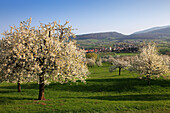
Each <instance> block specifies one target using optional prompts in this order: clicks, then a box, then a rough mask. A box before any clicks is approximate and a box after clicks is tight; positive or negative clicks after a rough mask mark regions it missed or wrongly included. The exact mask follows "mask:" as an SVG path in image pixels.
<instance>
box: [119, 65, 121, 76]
mask: <svg viewBox="0 0 170 113" xmlns="http://www.w3.org/2000/svg"><path fill="white" fill-rule="evenodd" d="M120 73H121V67H119V75H120Z"/></svg>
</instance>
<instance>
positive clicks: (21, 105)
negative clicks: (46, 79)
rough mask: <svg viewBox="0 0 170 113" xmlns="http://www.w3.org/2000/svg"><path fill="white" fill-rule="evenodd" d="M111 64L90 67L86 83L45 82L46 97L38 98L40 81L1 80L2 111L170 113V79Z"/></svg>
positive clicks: (10, 112)
mask: <svg viewBox="0 0 170 113" xmlns="http://www.w3.org/2000/svg"><path fill="white" fill-rule="evenodd" d="M109 66H110V65H109V64H104V65H103V66H102V67H97V66H95V67H93V68H89V70H90V72H91V74H90V75H89V78H88V79H87V82H86V84H84V83H81V82H78V84H76V83H68V84H59V83H51V84H50V85H46V86H45V98H46V100H36V99H37V98H38V91H39V90H38V84H37V83H23V84H21V87H22V90H21V91H22V92H20V93H18V92H17V86H16V84H14V83H5V82H4V83H1V84H0V113H15V112H17V113H18V112H20V113H28V112H41V113H42V112H46V113H47V112H49V113H52V112H54V113H67V112H69V113H79V112H83V113H97V112H98V113H117V112H121V113H124V112H126V113H136V112H137V113H153V112H154V113H168V112H170V80H163V79H157V80H151V85H150V86H147V85H146V80H141V79H138V78H137V74H135V73H130V72H129V71H127V70H123V71H122V75H121V76H119V75H118V71H117V70H116V71H114V72H112V73H110V72H109V71H108V70H109Z"/></svg>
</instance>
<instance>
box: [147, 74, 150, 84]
mask: <svg viewBox="0 0 170 113" xmlns="http://www.w3.org/2000/svg"><path fill="white" fill-rule="evenodd" d="M146 78H147V85H148V86H149V85H150V75H147V76H146Z"/></svg>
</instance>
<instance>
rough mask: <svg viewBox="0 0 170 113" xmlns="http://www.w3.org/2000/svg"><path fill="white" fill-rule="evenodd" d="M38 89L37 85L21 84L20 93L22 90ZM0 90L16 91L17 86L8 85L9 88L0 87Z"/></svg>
mask: <svg viewBox="0 0 170 113" xmlns="http://www.w3.org/2000/svg"><path fill="white" fill-rule="evenodd" d="M38 88H39V85H38V84H37V83H31V84H28V83H24V84H21V91H22V89H38ZM0 89H16V91H17V84H16V85H15V84H14V85H10V86H0ZM0 93H1V91H0Z"/></svg>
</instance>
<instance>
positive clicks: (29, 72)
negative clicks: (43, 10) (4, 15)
mask: <svg viewBox="0 0 170 113" xmlns="http://www.w3.org/2000/svg"><path fill="white" fill-rule="evenodd" d="M30 23H31V19H29V20H28V21H27V22H21V24H20V27H19V28H15V27H14V30H13V29H11V32H10V33H5V36H6V37H5V38H4V39H2V41H1V45H2V46H1V52H2V54H1V55H2V56H3V59H1V73H2V74H1V77H0V79H1V81H4V80H8V81H16V80H17V79H18V78H20V80H23V81H27V82H28V80H29V81H38V82H39V97H38V99H39V100H44V99H45V98H44V86H45V84H49V83H50V82H52V81H55V82H60V83H67V82H76V81H77V80H81V81H82V82H85V79H86V78H87V74H88V68H87V66H86V63H85V60H86V57H85V51H84V50H82V49H78V48H77V47H76V42H75V41H72V40H69V37H70V36H74V34H73V33H72V32H71V30H72V27H71V26H67V24H68V22H66V23H65V24H64V25H60V24H57V23H56V22H53V23H49V24H46V25H43V24H41V25H40V27H39V28H37V29H35V28H34V27H32V28H31V27H30ZM14 67H15V68H14ZM15 69H16V70H15Z"/></svg>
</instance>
